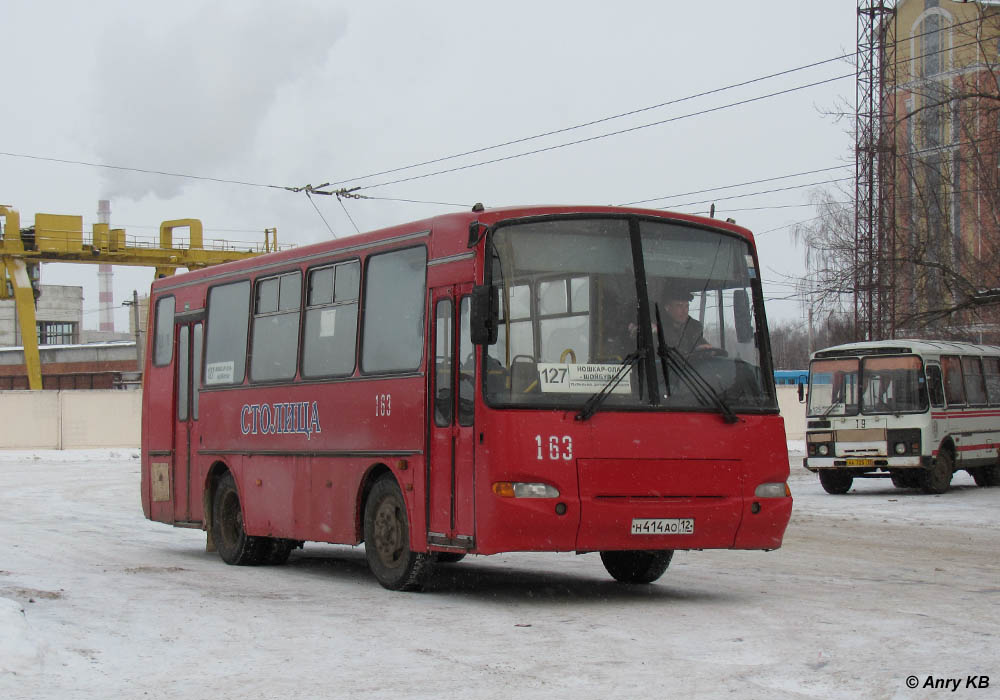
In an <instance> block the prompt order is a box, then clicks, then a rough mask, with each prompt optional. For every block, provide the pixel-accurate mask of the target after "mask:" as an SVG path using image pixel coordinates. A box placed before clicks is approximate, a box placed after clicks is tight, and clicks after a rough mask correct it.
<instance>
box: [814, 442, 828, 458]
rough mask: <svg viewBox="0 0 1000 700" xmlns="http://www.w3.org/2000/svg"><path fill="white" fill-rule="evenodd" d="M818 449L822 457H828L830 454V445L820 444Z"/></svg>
mask: <svg viewBox="0 0 1000 700" xmlns="http://www.w3.org/2000/svg"><path fill="white" fill-rule="evenodd" d="M816 451H817V452H819V454H820V456H821V457H826V456H827V455H828V454H830V446H829V445H820V446H819V447H817V448H816Z"/></svg>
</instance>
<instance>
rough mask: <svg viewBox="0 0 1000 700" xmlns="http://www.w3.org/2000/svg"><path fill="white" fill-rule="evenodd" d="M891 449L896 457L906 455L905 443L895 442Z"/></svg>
mask: <svg viewBox="0 0 1000 700" xmlns="http://www.w3.org/2000/svg"><path fill="white" fill-rule="evenodd" d="M892 449H893V451H895V453H896V454H898V455H905V454H906V443H905V442H897V443H896V445H895V446H894V447H893V448H892Z"/></svg>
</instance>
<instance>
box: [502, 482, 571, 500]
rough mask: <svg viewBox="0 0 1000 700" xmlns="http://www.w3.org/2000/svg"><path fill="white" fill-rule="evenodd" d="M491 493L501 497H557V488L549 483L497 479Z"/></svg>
mask: <svg viewBox="0 0 1000 700" xmlns="http://www.w3.org/2000/svg"><path fill="white" fill-rule="evenodd" d="M493 493H495V494H496V495H498V496H500V497H501V498H559V489H557V488H556V487H555V486H551V485H549V484H539V483H528V482H524V481H498V482H496V483H495V484H493Z"/></svg>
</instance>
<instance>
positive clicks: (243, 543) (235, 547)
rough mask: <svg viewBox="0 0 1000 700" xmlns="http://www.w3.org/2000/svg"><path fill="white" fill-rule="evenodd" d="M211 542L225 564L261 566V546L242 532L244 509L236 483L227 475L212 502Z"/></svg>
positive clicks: (255, 539) (220, 481)
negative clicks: (258, 564)
mask: <svg viewBox="0 0 1000 700" xmlns="http://www.w3.org/2000/svg"><path fill="white" fill-rule="evenodd" d="M212 539H213V540H214V541H215V547H216V549H218V551H219V556H220V557H222V561H224V562H226V563H227V564H235V565H237V566H249V565H252V564H257V563H259V562H260V555H261V542H260V539H259V538H257V537H252V536H250V535H248V534H247V533H246V530H244V529H243V508H242V507H241V505H240V493H239V491H237V490H236V480H235V479H233V475H232V474H230V473H229V472H226V474H225V476H223V477H222V478H221V479H220V480H219V484H218V486H217V487H216V489H215V498H214V500H213V502H212Z"/></svg>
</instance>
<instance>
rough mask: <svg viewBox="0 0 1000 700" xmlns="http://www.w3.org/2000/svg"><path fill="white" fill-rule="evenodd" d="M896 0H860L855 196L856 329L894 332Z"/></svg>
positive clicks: (862, 334)
mask: <svg viewBox="0 0 1000 700" xmlns="http://www.w3.org/2000/svg"><path fill="white" fill-rule="evenodd" d="M894 4H895V3H890V2H888V1H887V0H858V54H857V86H856V90H857V92H856V99H857V102H856V105H857V107H856V113H855V130H856V147H855V196H854V244H855V250H854V333H855V336H856V338H857V339H858V340H882V339H885V338H891V337H893V336H894V334H895V325H896V324H895V318H896V308H895V299H894V294H893V286H894V280H893V278H894V272H893V268H894V267H895V266H894V265H892V264H891V259H892V256H893V251H894V247H895V228H896V208H895V182H896V140H895V118H896V115H895V97H894V93H895V85H896V75H895V65H896V59H895V53H896V52H895V48H894V41H895V37H896V32H895V17H896V11H895V7H894Z"/></svg>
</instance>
